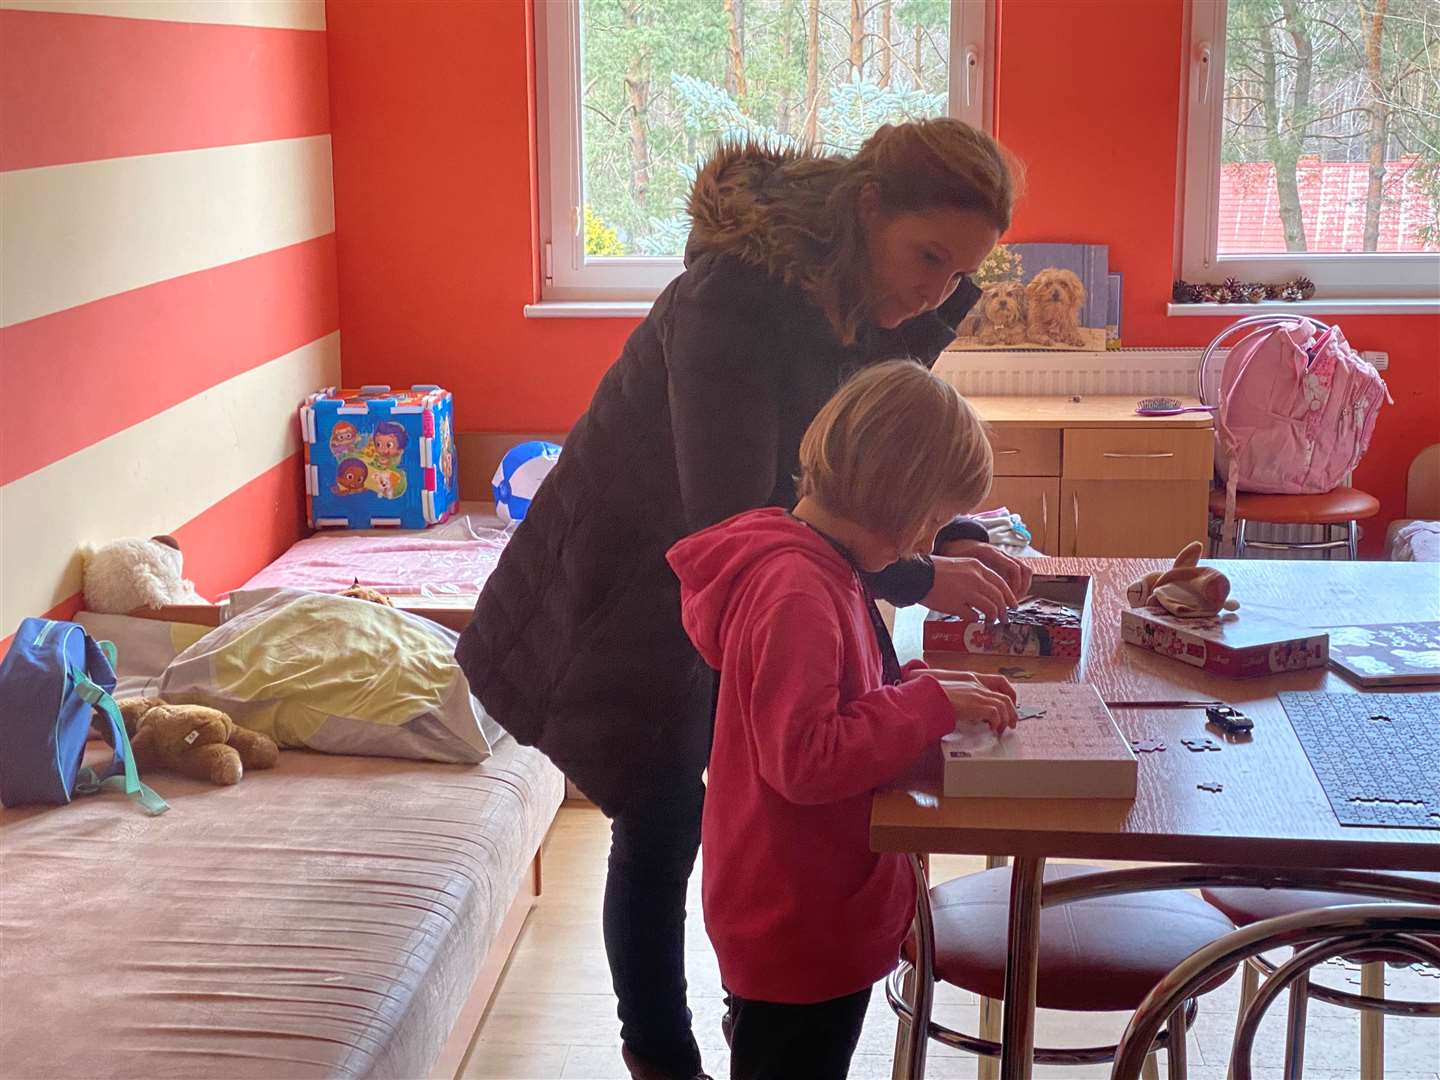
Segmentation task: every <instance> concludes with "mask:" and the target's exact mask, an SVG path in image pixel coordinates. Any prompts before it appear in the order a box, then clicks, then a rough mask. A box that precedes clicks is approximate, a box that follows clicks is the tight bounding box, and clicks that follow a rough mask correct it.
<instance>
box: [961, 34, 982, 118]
mask: <svg viewBox="0 0 1440 1080" xmlns="http://www.w3.org/2000/svg"><path fill="white" fill-rule="evenodd" d="M979 73H980V52H979V50H978V49H976V48H975V46H974V45H967V46H966V47H965V107H966V108H967V109H971V108H974V106H975V79H976V76H977V75H979Z"/></svg>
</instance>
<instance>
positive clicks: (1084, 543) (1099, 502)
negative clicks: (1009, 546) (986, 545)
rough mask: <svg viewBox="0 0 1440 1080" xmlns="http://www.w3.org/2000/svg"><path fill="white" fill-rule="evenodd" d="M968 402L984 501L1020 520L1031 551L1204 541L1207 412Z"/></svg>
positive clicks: (1168, 546) (1092, 403) (1018, 400)
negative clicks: (984, 476)
mask: <svg viewBox="0 0 1440 1080" xmlns="http://www.w3.org/2000/svg"><path fill="white" fill-rule="evenodd" d="M970 400H971V404H972V405H974V406H975V408H976V409H977V410H978V411H979V412H980V415H981V416H982V417H984V418H985V420H986V422H987V424H988V425H989V428H990V441H991V445H992V448H993V450H994V454H995V474H996V475H995V484H994V487H993V488H992V489H991V493H990V497H989V498H987V499H986V500H985V501H986V504H987V506H989V507H996V506H1007V507H1009V508H1010V510H1011V511H1012V512H1013V513H1017V514H1019V515H1020V516H1021V517H1022V518H1023V519H1024V521H1025V523H1026V525H1027V526H1028V527H1029V528H1030V531H1031V535H1032V536H1033V537H1034V539H1033V546H1034V547H1035V548H1036V549H1038V550H1040V551H1043V552H1045V553H1046V554H1047V555H1107V556H1116V557H1123V556H1160V557H1166V556H1173V555H1175V554H1176V553H1177V552H1178V551H1179V550H1180V549H1181V548H1182V547H1184V546H1185V545H1186V544H1188V543H1189V542H1190V541H1191V540H1200V541H1202V542H1203V541H1204V540H1205V535H1206V528H1205V527H1206V521H1207V514H1208V511H1207V508H1206V507H1207V500H1208V497H1209V491H1210V477H1211V475H1212V472H1213V470H1214V433H1213V431H1212V430H1211V420H1210V417H1209V416H1208V415H1207V414H1205V413H1182V414H1181V415H1179V416H1173V417H1143V416H1136V415H1135V411H1134V410H1135V399H1134V398H1131V397H1123V398H1121V397H1093V398H1085V399H1083V400H1082V401H1079V402H1076V401H1072V400H1071V399H1069V398H1031V397H1015V398H971V399H970ZM1185 403H1186V404H1194V402H1193V401H1189V400H1187V401H1186V402H1185Z"/></svg>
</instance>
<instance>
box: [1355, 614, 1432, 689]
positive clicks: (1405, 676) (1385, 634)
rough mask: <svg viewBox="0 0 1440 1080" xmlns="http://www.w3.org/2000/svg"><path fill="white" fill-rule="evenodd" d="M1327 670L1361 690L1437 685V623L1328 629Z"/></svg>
mask: <svg viewBox="0 0 1440 1080" xmlns="http://www.w3.org/2000/svg"><path fill="white" fill-rule="evenodd" d="M1330 666H1331V667H1333V668H1336V669H1337V670H1339V671H1342V672H1344V673H1345V674H1346V675H1348V676H1349V677H1350V679H1351V680H1352V681H1354V682H1357V683H1359V684H1360V685H1361V686H1405V685H1422V684H1428V683H1440V622H1420V623H1395V624H1393V625H1382V626H1335V627H1331V629H1330Z"/></svg>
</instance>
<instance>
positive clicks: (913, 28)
mask: <svg viewBox="0 0 1440 1080" xmlns="http://www.w3.org/2000/svg"><path fill="white" fill-rule="evenodd" d="M1391 2H1392V3H1400V2H1401V0H1391ZM580 34H581V108H582V120H581V123H582V128H581V138H582V145H583V151H584V191H585V212H584V216H585V253H586V255H587V256H626V255H640V256H674V255H680V254H682V252H683V248H684V245H685V239H686V236H687V235H688V232H689V222H688V220H687V219H686V217H685V215H684V212H683V200H684V198H685V195H686V194H687V192H688V191H689V187H690V183H691V181H692V180H693V179H694V175H695V168H696V166H697V165H698V164H699V163H700V162H701V161H703V160H704V159H705V158H706V157H707V156H708V155H709V154H710V153H711V151H712V150H713V149H714V148H715V147H716V146H717V145H718V144H720V143H721V142H723V141H725V140H742V139H753V140H756V141H758V142H762V143H765V144H768V145H770V146H775V147H799V146H811V145H813V146H815V147H816V148H818V149H819V150H821V151H822V152H850V151H853V150H854V149H856V148H857V147H858V146H859V145H860V143H861V142H863V141H864V139H865V137H866V136H868V135H869V134H870V133H871V132H872V131H874V130H875V129H876V128H877V127H879V126H880V125H881V124H885V123H893V122H896V121H902V120H908V119H917V118H920V117H926V116H938V115H941V114H943V113H944V112H945V110H946V104H947V88H948V82H949V59H950V4H949V0H582V3H581V7H580Z"/></svg>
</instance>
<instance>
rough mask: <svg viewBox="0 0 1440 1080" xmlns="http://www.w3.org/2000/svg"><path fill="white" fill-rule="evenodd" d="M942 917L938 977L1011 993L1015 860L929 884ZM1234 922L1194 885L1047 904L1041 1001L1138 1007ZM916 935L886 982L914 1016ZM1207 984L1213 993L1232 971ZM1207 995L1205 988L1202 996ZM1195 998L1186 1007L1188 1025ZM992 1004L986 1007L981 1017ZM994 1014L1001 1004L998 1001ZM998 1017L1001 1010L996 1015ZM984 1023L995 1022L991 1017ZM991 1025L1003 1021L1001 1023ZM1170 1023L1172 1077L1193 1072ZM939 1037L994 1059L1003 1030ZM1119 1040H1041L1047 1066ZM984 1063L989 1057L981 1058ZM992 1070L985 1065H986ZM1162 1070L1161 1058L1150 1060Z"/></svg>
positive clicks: (1075, 872)
mask: <svg viewBox="0 0 1440 1080" xmlns="http://www.w3.org/2000/svg"><path fill="white" fill-rule="evenodd" d="M1099 872H1100V869H1099V868H1098V867H1092V866H1073V865H1064V864H1062V865H1049V866H1046V867H1045V880H1046V881H1047V882H1049V881H1056V880H1059V879H1062V878H1073V877H1079V876H1082V875H1085V874H1092V873H1099ZM930 906H931V911H932V913H933V918H934V923H935V978H936V980H937V981H940V982H946V983H950V984H951V985H954V986H958V987H961V988H962V989H965V990H969V991H971V992H973V993H975V994H979V995H980V996H981V997H982V998H988V999H991V1000H992V1001H993V1000H999V999H1000V998H1001V997H1002V996H1003V994H1004V985H1005V960H1006V957H1007V955H1008V952H1009V949H1008V945H1007V935H1008V918H1009V908H1010V868H1009V867H999V868H997V869H994V870H986V871H983V872H982V873H978V874H971V875H969V876H967V877H962V878H956V879H955V880H953V881H947V882H945V883H944V884H942V885H937V886H935V887H934V888H932V889H931V890H930ZM1232 929H1234V928H1233V927H1232V926H1231V924H1230V920H1229V919H1227V918H1226V917H1225V916H1224V915H1223V914H1221V913H1220V912H1219V911H1217V910H1216V909H1215V908H1213V907H1211V906H1210V905H1209V904H1207V903H1206V902H1205V901H1204V900H1202V899H1200V898H1199V897H1198V896H1195V895H1193V894H1191V893H1187V892H1179V891H1174V892H1147V893H1137V894H1130V895H1118V896H1103V897H1093V898H1089V899H1082V900H1076V901H1074V902H1072V903H1067V904H1064V905H1061V906H1059V907H1047V908H1043V909H1042V910H1041V913H1040V966H1039V975H1038V978H1037V980H1036V1004H1037V1006H1038V1007H1040V1008H1042V1009H1064V1010H1067V1011H1070V1012H1118V1011H1125V1012H1131V1011H1134V1010H1135V1008H1137V1007H1138V1006H1139V1004H1140V1002H1141V1001H1142V1000H1144V998H1145V995H1146V994H1148V993H1149V992H1150V991H1151V990H1152V989H1154V987H1155V985H1156V983H1158V982H1159V981H1160V980H1161V979H1162V978H1164V977H1165V976H1166V975H1167V974H1169V972H1170V970H1171V969H1172V968H1174V967H1175V966H1176V965H1177V964H1179V963H1180V962H1181V961H1182V960H1184V959H1185V958H1186V957H1187V956H1189V955H1190V954H1191V953H1193V952H1194V951H1195V950H1196V949H1199V948H1202V947H1203V946H1206V945H1209V944H1210V943H1211V942H1213V941H1215V940H1216V939H1217V938H1220V937H1223V936H1224V935H1225V934H1227V933H1229V932H1230V931H1231V930H1232ZM914 948H915V947H914V942H913V939H912V940H910V941H907V942H906V945H905V949H904V952H903V958H904V962H903V963H902V964H901V966H900V968H899V969H898V970H897V971H896V972H895V973H894V974H892V975H891V977H890V984H889V986H888V987H887V990H888V994H887V996H888V997H889V998H890V1004H891V1006H892V1007H893V1008H895V1010H896V1012H897V1013H899V1014H900V1015H901V1016H902V1017H903V1018H905V1019H906V1020H908V1019H909V1007H908V1006H907V1005H906V1004H905V1001H904V996H903V994H901V993H900V990H899V986H900V984H901V982H902V980H903V978H904V977H905V976H906V975H907V974H909V971H910V969H911V967H912V965H913V961H914V956H915V953H914ZM1229 975H1230V973H1229V972H1226V973H1225V974H1224V975H1223V976H1222V977H1220V978H1217V979H1216V980H1214V982H1213V983H1211V984H1210V985H1208V986H1206V987H1205V988H1204V989H1202V990H1201V991H1200V992H1201V993H1206V992H1208V991H1209V990H1212V989H1214V988H1215V987H1216V986H1219V985H1221V984H1222V983H1224V982H1225V981H1226V979H1228V978H1229ZM1197 997H1198V995H1197ZM1195 1008H1196V1006H1195V1000H1194V999H1193V998H1192V999H1191V1000H1190V1001H1189V1002H1187V1003H1186V1006H1185V1008H1184V1009H1183V1010H1181V1011H1182V1012H1183V1013H1184V1026H1185V1027H1187V1028H1188V1026H1189V1024H1190V1021H1192V1020H1193V1019H1194V1016H1195ZM984 1012H985V1010H984V1009H983V1008H982V1016H983V1015H984ZM990 1012H991V1013H992V1015H993V1014H994V1013H995V1012H996V1010H993V1009H992V1010H990ZM996 1019H998V1017H996ZM981 1026H982V1029H983V1028H984V1027H986V1026H987V1024H986V1022H985V1021H984V1020H982V1025H981ZM991 1026H995V1025H994V1024H993V1021H992V1024H991ZM1174 1027H1175V1023H1174V1021H1173V1020H1172V1022H1171V1025H1170V1027H1169V1029H1168V1030H1166V1031H1165V1032H1163V1033H1162V1035H1161V1037H1160V1038H1159V1039H1157V1040H1156V1043H1155V1048H1156V1049H1157V1050H1158V1049H1169V1048H1170V1047H1172V1046H1173V1047H1174V1048H1175V1049H1174V1050H1173V1051H1172V1052H1171V1053H1169V1054H1168V1057H1169V1062H1170V1075H1171V1077H1172V1080H1179V1078H1180V1077H1183V1076H1184V1075H1185V1051H1184V1044H1185V1033H1184V1031H1175V1030H1174ZM929 1034H930V1037H931V1038H932V1039H935V1040H936V1041H938V1042H942V1043H944V1044H945V1045H947V1046H953V1047H956V1048H958V1049H961V1050H966V1051H969V1052H970V1053H973V1054H977V1055H982V1056H983V1057H988V1058H993V1057H996V1056H998V1055H999V1053H1000V1044H999V1042H998V1041H997V1039H996V1036H998V1034H999V1033H998V1031H995V1030H992V1031H988V1032H987V1031H984V1030H982V1032H981V1035H982V1037H981V1038H975V1037H973V1036H969V1035H964V1034H961V1033H959V1032H955V1031H951V1030H950V1029H949V1028H945V1027H941V1026H940V1025H938V1024H935V1023H933V1022H932V1023H931V1025H930V1028H929ZM1114 1055H1115V1047H1114V1046H1094V1047H1084V1048H1076V1049H1051V1048H1037V1049H1036V1050H1035V1062H1036V1063H1037V1064H1040V1065H1081V1064H1095V1063H1103V1062H1108V1061H1110V1060H1111V1059H1112V1058H1113V1057H1114ZM984 1064H985V1062H983V1061H982V1065H984ZM983 1071H984V1070H983V1069H982V1072H983ZM1146 1073H1147V1075H1152V1076H1153V1075H1155V1059H1154V1057H1153V1056H1152V1057H1151V1058H1150V1059H1149V1060H1148V1061H1147V1063H1146Z"/></svg>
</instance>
